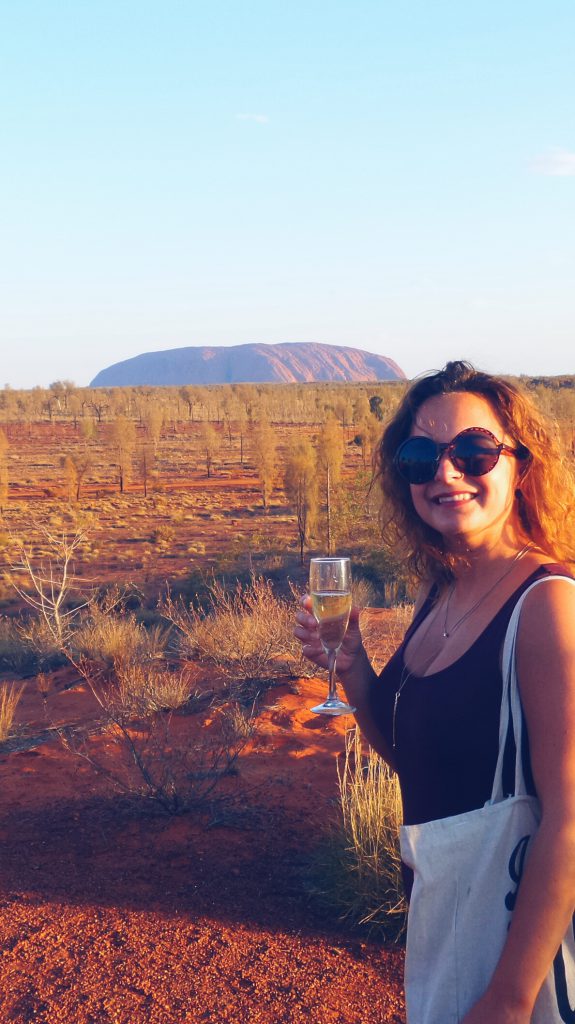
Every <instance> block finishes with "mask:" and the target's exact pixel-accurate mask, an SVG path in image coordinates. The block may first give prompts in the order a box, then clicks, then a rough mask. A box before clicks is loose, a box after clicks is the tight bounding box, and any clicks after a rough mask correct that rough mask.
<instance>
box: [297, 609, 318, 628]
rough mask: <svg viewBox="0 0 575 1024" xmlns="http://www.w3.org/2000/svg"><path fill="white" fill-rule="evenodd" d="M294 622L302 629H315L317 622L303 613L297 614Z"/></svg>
mask: <svg viewBox="0 0 575 1024" xmlns="http://www.w3.org/2000/svg"><path fill="white" fill-rule="evenodd" d="M295 620H296V622H297V623H299V625H300V626H303V627H304V629H309V630H312V629H314V630H315V629H317V622H316V620H315V619H314V617H313V615H307V614H306V613H305V612H298V613H297V615H296V617H295Z"/></svg>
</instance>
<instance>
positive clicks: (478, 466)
mask: <svg viewBox="0 0 575 1024" xmlns="http://www.w3.org/2000/svg"><path fill="white" fill-rule="evenodd" d="M445 454H447V457H448V459H449V460H450V462H451V463H452V464H453V465H454V466H455V468H456V469H458V470H459V472H460V473H463V474H464V475H465V476H485V474H486V473H490V472H491V470H492V469H495V466H496V465H497V463H498V462H499V456H500V455H502V454H503V455H513V456H515V458H516V459H527V458H528V457H529V451H528V450H527V448H525V446H524V445H520V446H519V448H510V447H509V445H507V444H503V443H502V442H501V441H498V440H497V438H496V437H495V435H494V434H492V433H491V431H490V430H485V428H484V427H467V429H466V430H462V431H461V433H459V434H457V435H456V437H454V438H453V440H452V441H449V442H446V443H444V444H439V443H438V442H437V441H432V440H431V438H430V437H408V438H407V441H404V442H403V444H400V446H399V448H398V449H397V451H396V453H395V457H394V460H393V462H394V465H395V467H396V469H397V471H398V473H400V474H401V476H402V477H403V479H404V480H407V482H408V483H409V484H427V483H429V481H430V480H433V478H434V476H435V474H436V473H437V470H438V468H439V463H440V461H441V458H442V456H443V455H445Z"/></svg>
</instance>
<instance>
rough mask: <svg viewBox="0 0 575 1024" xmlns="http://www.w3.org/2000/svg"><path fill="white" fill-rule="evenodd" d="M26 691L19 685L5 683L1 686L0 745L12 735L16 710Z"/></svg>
mask: <svg viewBox="0 0 575 1024" xmlns="http://www.w3.org/2000/svg"><path fill="white" fill-rule="evenodd" d="M23 690H24V687H23V686H18V684H17V683H10V684H8V683H3V684H2V686H0V743H3V742H4V740H7V739H8V738H9V736H10V735H11V733H12V726H13V724H14V716H15V714H16V708H17V707H18V703H19V701H20V698H21V696H22V692H23Z"/></svg>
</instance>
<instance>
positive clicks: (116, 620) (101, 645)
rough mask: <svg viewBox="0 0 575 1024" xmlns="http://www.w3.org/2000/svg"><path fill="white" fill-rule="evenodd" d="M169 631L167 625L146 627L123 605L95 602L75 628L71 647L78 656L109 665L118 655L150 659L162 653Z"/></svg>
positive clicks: (129, 659)
mask: <svg viewBox="0 0 575 1024" xmlns="http://www.w3.org/2000/svg"><path fill="white" fill-rule="evenodd" d="M169 633H170V629H169V628H166V626H158V625H156V626H153V627H152V628H150V629H147V628H146V627H145V626H144V625H143V624H142V623H141V622H138V621H137V619H136V616H135V615H134V614H133V613H132V612H127V611H125V609H124V608H123V607H122V606H121V604H120V605H118V606H117V607H116V608H112V609H108V608H106V607H102V606H101V605H100V604H98V603H97V602H94V603H93V604H92V606H91V608H90V610H89V614H88V616H87V617H85V619H84V621H83V622H82V624H81V625H80V626H79V627H78V629H77V630H76V631H75V633H74V635H73V637H72V640H71V647H72V649H73V651H74V652H75V654H76V655H78V656H82V657H84V658H89V659H90V660H92V661H96V662H99V663H100V664H103V665H108V666H111V665H113V663H114V661H115V660H116V659H118V658H119V659H121V660H122V661H123V662H128V661H131V662H136V661H142V662H147V661H150V660H155V659H157V658H161V657H162V656H163V654H164V652H165V649H166V644H167V642H168V637H169Z"/></svg>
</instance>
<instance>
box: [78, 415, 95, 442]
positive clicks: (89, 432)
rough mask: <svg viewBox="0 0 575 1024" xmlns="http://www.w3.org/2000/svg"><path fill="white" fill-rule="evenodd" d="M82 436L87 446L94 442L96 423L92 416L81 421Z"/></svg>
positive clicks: (84, 417)
mask: <svg viewBox="0 0 575 1024" xmlns="http://www.w3.org/2000/svg"><path fill="white" fill-rule="evenodd" d="M80 434H81V436H82V438H83V440H84V443H85V444H88V443H89V442H90V441H93V440H94V438H95V436H96V422H95V420H93V419H92V417H91V416H83V417H82V419H81V420H80Z"/></svg>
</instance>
